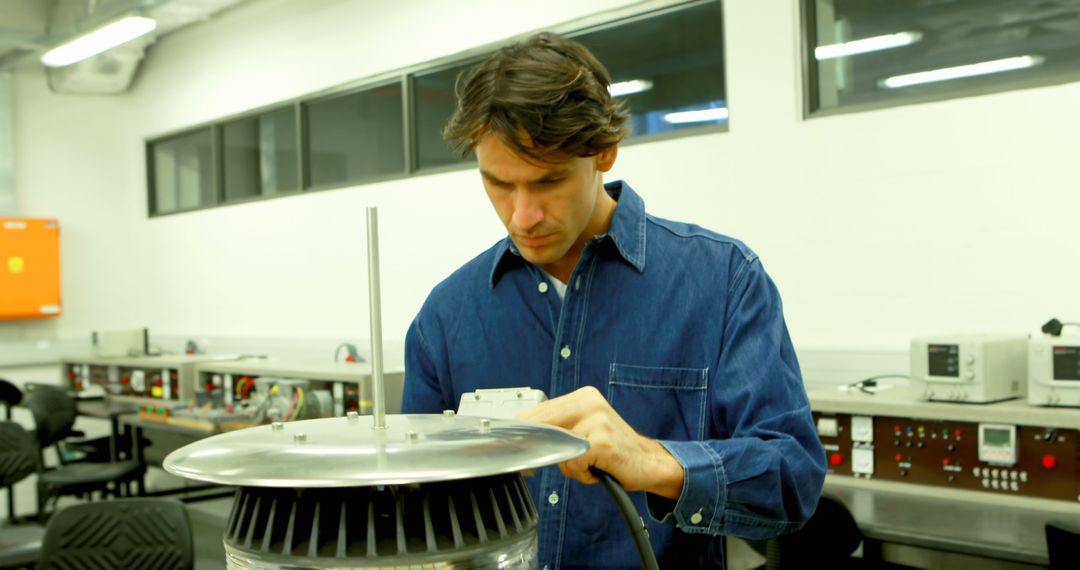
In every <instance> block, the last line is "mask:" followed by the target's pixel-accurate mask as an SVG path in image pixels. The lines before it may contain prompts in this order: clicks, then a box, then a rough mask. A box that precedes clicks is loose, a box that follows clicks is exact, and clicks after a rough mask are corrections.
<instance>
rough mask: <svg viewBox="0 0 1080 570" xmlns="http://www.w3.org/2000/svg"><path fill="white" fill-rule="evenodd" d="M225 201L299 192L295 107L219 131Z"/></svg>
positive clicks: (225, 126) (266, 114)
mask: <svg viewBox="0 0 1080 570" xmlns="http://www.w3.org/2000/svg"><path fill="white" fill-rule="evenodd" d="M221 130H222V151H223V153H224V160H223V161H222V170H223V176H224V190H225V201H226V202H231V201H235V200H241V199H244V198H252V197H256V196H268V195H271V194H280V193H283V192H294V191H296V190H299V189H300V176H299V172H298V168H297V159H298V157H299V153H298V152H297V137H296V110H295V107H286V108H284V109H278V110H276V111H270V112H269V113H263V114H261V115H258V116H256V117H252V118H248V119H241V120H239V121H233V122H230V123H225V125H224V126H223V127H222V129H221Z"/></svg>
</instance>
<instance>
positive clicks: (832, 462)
mask: <svg viewBox="0 0 1080 570" xmlns="http://www.w3.org/2000/svg"><path fill="white" fill-rule="evenodd" d="M814 420H815V422H816V424H817V429H818V436H819V437H820V438H821V442H822V444H823V445H824V446H825V453H826V458H827V461H828V467H829V473H833V474H838V475H848V476H853V477H863V478H874V479H884V480H888V481H900V482H909V483H916V484H921V485H934V486H940V487H949V488H956V489H967V490H972V491H983V492H987V493H1006V494H1013V495H1021V496H1028V497H1039V498H1044V499H1057V500H1062V501H1071V502H1077V501H1080V462H1078V457H1080V432H1078V431H1077V430H1074V429H1061V428H1053V427H1040V426H1021V425H1010V424H1003V423H976V422H965V421H952V420H923V419H916V418H903V417H887V416H876V417H874V416H869V415H857V414H832V413H823V412H814Z"/></svg>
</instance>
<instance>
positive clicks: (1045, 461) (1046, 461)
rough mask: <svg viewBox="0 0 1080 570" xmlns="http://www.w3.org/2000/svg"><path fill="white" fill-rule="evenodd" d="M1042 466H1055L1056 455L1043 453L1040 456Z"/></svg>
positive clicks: (1051, 467)
mask: <svg viewBox="0 0 1080 570" xmlns="http://www.w3.org/2000/svg"><path fill="white" fill-rule="evenodd" d="M1042 466H1043V467H1045V468H1047V469H1053V468H1054V467H1057V457H1054V456H1053V455H1044V456H1043V458H1042Z"/></svg>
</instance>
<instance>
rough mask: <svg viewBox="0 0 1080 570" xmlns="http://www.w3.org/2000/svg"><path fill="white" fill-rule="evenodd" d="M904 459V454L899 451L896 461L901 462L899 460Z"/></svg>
mask: <svg viewBox="0 0 1080 570" xmlns="http://www.w3.org/2000/svg"><path fill="white" fill-rule="evenodd" d="M903 460H904V456H903V455H900V454H899V453H897V454H896V461H898V462H899V461H903Z"/></svg>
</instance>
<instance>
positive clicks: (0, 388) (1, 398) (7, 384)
mask: <svg viewBox="0 0 1080 570" xmlns="http://www.w3.org/2000/svg"><path fill="white" fill-rule="evenodd" d="M22 398H23V393H22V390H20V389H19V387H18V386H16V385H15V384H14V383H13V382H11V381H10V380H5V379H3V378H0V404H4V413H5V416H4V419H7V420H10V419H11V408H12V406H18V405H19V402H21V401H22Z"/></svg>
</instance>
